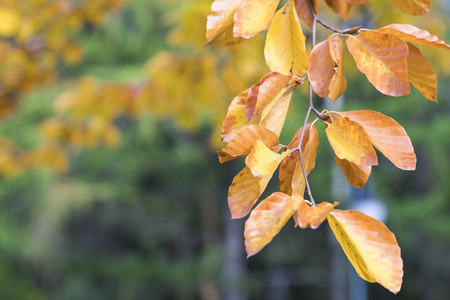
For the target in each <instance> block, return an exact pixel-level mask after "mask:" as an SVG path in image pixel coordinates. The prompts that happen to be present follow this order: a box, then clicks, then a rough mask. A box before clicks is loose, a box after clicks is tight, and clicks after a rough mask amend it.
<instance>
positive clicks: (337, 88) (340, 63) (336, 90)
mask: <svg viewBox="0 0 450 300" xmlns="http://www.w3.org/2000/svg"><path fill="white" fill-rule="evenodd" d="M328 45H329V47H330V55H331V58H332V59H333V61H334V62H335V64H336V67H335V73H334V76H333V78H331V82H330V93H329V94H328V97H329V98H331V99H332V100H333V101H336V99H337V98H339V97H340V96H341V95H342V94H343V93H344V92H345V90H346V89H347V79H346V78H345V75H344V43H342V40H341V39H340V38H339V36H338V35H336V34H332V35H330V36H329V37H328Z"/></svg>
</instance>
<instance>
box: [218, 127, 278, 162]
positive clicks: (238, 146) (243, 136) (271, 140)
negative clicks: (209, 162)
mask: <svg viewBox="0 0 450 300" xmlns="http://www.w3.org/2000/svg"><path fill="white" fill-rule="evenodd" d="M257 140H262V142H263V143H264V145H266V146H267V147H273V146H276V145H278V144H279V142H280V141H279V139H278V136H277V135H276V134H275V133H273V132H272V131H270V130H268V129H266V128H264V127H261V126H259V125H250V126H248V127H245V128H244V129H242V131H241V132H239V133H238V134H236V136H235V137H234V138H233V139H232V140H231V141H230V143H229V144H228V145H226V146H225V147H224V148H223V149H222V150H220V151H218V155H219V161H220V163H224V162H227V161H230V160H233V159H235V158H237V157H242V156H246V155H248V154H250V152H251V151H252V149H253V147H254V145H255V143H256V141H257Z"/></svg>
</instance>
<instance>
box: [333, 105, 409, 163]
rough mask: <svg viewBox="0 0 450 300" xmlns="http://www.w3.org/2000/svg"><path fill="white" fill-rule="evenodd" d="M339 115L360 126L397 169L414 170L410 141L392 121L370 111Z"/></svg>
mask: <svg viewBox="0 0 450 300" xmlns="http://www.w3.org/2000/svg"><path fill="white" fill-rule="evenodd" d="M341 114H342V115H344V116H346V117H347V118H349V119H350V120H352V121H354V122H357V123H358V124H359V125H361V126H362V127H363V128H364V130H365V132H366V133H367V135H368V136H369V138H370V140H371V141H372V143H373V145H374V146H375V147H376V148H377V149H378V150H380V152H381V153H383V154H384V156H386V157H387V158H388V159H389V160H390V161H391V162H392V163H393V164H394V165H395V166H396V167H397V168H399V169H402V170H415V168H416V154H415V153H414V148H413V146H412V144H411V140H410V139H409V137H408V134H407V133H406V131H405V129H404V128H403V127H402V126H401V125H400V124H398V123H397V122H395V120H394V119H392V118H390V117H388V116H385V115H383V114H382V113H379V112H376V111H372V110H355V111H346V112H341ZM333 124H334V123H333Z"/></svg>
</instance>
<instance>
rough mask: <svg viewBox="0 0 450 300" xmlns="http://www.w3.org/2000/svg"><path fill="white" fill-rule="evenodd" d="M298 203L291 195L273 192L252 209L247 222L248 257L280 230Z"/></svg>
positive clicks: (246, 244)
mask: <svg viewBox="0 0 450 300" xmlns="http://www.w3.org/2000/svg"><path fill="white" fill-rule="evenodd" d="M297 207H298V203H296V202H295V201H294V199H293V198H292V197H290V196H289V195H286V194H283V193H280V192H277V193H273V194H272V195H270V196H269V197H267V198H266V199H264V200H263V201H261V203H260V204H259V205H258V206H257V207H256V208H255V209H254V210H253V211H252V213H251V214H250V217H249V218H248V220H247V221H246V222H245V231H244V237H245V250H246V251H247V257H250V256H252V255H255V254H256V253H258V252H259V251H261V250H262V249H263V248H264V247H265V246H266V245H267V244H269V243H270V242H271V241H272V239H273V238H274V237H275V236H276V235H277V234H278V233H279V232H280V230H281V228H283V227H284V225H285V224H286V222H287V221H288V220H289V218H290V217H291V216H292V214H293V213H294V211H295V210H296V209H297Z"/></svg>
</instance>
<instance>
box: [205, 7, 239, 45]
mask: <svg viewBox="0 0 450 300" xmlns="http://www.w3.org/2000/svg"><path fill="white" fill-rule="evenodd" d="M241 2H242V0H215V1H214V2H213V4H212V5H211V12H210V13H209V15H208V18H207V22H206V44H205V45H210V44H211V43H212V42H214V41H215V40H216V39H217V38H218V37H219V36H221V35H222V33H224V32H225V31H226V30H227V29H228V28H230V27H232V25H233V21H234V14H235V13H236V10H237V8H238V7H239V5H240V4H241Z"/></svg>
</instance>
